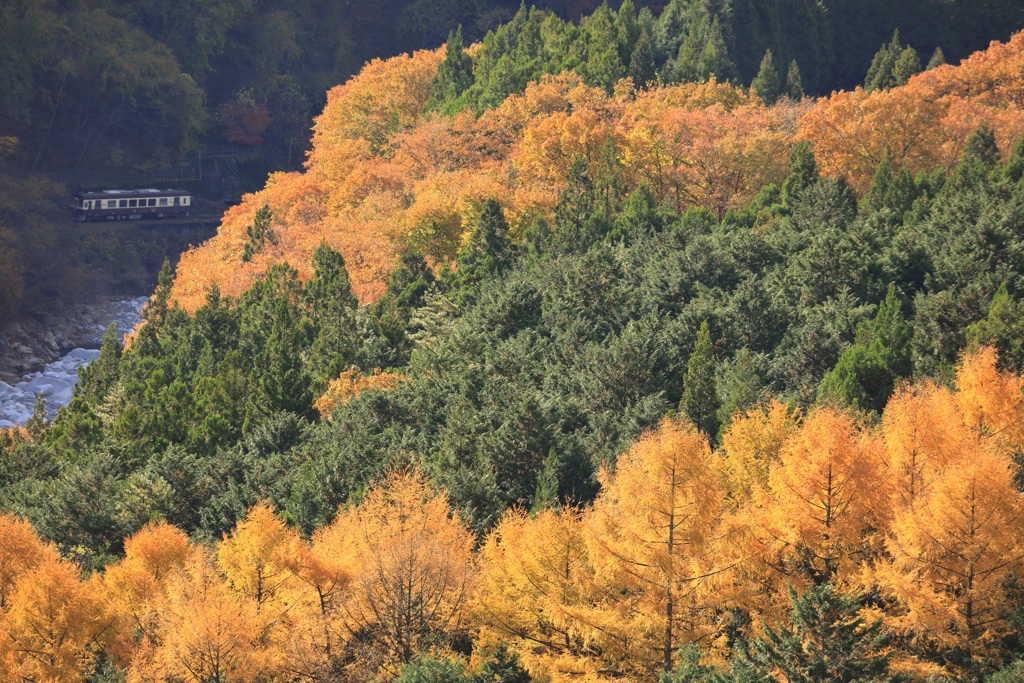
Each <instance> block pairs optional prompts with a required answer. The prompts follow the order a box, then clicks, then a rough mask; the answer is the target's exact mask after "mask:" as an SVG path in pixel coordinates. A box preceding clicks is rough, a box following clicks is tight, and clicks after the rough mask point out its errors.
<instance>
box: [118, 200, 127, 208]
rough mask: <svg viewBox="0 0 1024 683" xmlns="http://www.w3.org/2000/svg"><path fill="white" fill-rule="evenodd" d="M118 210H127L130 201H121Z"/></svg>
mask: <svg viewBox="0 0 1024 683" xmlns="http://www.w3.org/2000/svg"><path fill="white" fill-rule="evenodd" d="M117 208H119V209H127V208H128V200H127V199H120V200H118V202H117Z"/></svg>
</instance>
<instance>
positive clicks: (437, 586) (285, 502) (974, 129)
mask: <svg viewBox="0 0 1024 683" xmlns="http://www.w3.org/2000/svg"><path fill="white" fill-rule="evenodd" d="M784 4H790V3H778V6H777V7H776V5H775V4H772V3H759V4H757V7H756V9H755V8H754V6H753V5H751V7H750V8H747V9H746V10H744V9H743V8H742V7H740V5H741V3H735V4H721V5H718V4H715V3H712V2H692V3H691V2H679V1H676V2H672V3H669V4H668V6H667V7H665V8H664V9H662V10H661V11H660V12H654V11H651V10H649V9H647V8H643V9H640V10H639V11H638V10H637V8H636V7H635V6H634V5H632V4H631V3H629V2H628V1H627V2H626V3H623V5H622V6H621V7H618V8H616V9H612V8H610V7H608V6H605V5H602V6H600V7H598V8H596V9H595V10H594V11H593V13H591V14H589V15H587V16H586V17H585V18H583V19H582V20H581V21H580V22H579V23H578V24H577V23H572V22H567V21H565V20H564V19H562V18H560V17H559V16H558V15H557V14H553V13H544V12H540V11H538V10H536V9H530V8H527V7H523V8H521V9H520V10H519V12H518V13H517V14H515V15H514V16H513V17H512V19H511V21H510V23H507V24H504V25H501V26H499V27H498V28H496V29H495V30H494V31H492V32H490V33H488V34H486V36H485V37H484V38H483V40H482V41H481V42H480V43H474V44H472V45H467V43H468V42H470V41H468V40H467V39H466V37H465V36H464V35H463V34H461V33H460V32H459V31H458V30H455V31H452V32H451V33H450V34H449V36H448V41H447V44H446V46H445V47H443V48H438V49H436V50H434V51H418V52H413V53H411V54H403V55H399V56H397V57H393V58H391V59H386V60H379V59H378V60H373V61H371V62H369V63H368V64H367V65H366V66H365V67H364V68H363V69H362V70H361V71H360V73H359V74H358V75H356V76H355V77H353V78H352V79H350V80H349V81H347V82H346V83H345V84H343V85H340V86H337V87H335V88H333V89H332V90H330V92H329V93H328V96H327V103H326V106H325V107H324V109H323V112H322V113H321V114H320V115H319V117H318V118H317V119H316V122H315V126H314V129H313V136H312V142H311V144H312V148H311V151H310V153H309V155H308V159H307V162H306V167H305V170H304V171H302V172H290V173H278V174H275V175H274V176H272V177H271V179H270V181H269V182H268V184H267V187H266V188H264V189H263V190H261V191H260V192H257V193H254V194H251V195H248V196H246V198H245V199H244V201H243V202H242V204H241V205H239V206H237V207H234V208H232V209H230V210H229V211H228V212H227V213H226V214H225V216H224V219H223V222H222V225H221V227H220V230H219V232H218V235H217V236H216V237H215V238H214V239H212V240H210V241H209V242H207V243H205V244H203V245H200V246H198V247H196V248H195V249H193V250H191V251H190V252H188V253H187V254H186V255H185V257H184V258H183V259H182V261H181V263H180V265H179V266H178V268H177V270H176V272H174V271H172V269H171V268H170V266H167V267H165V269H164V272H163V273H162V274H161V278H160V283H159V286H158V287H157V289H156V291H155V293H154V294H153V297H152V298H151V299H150V301H149V303H148V305H147V307H146V309H145V311H144V314H143V317H144V320H145V322H144V324H143V325H142V326H141V327H140V328H139V329H138V330H137V331H136V332H135V333H134V334H133V335H131V336H130V337H129V338H128V339H125V340H121V339H118V338H117V335H116V333H115V332H114V330H113V329H111V330H110V331H109V332H108V334H107V336H106V338H105V340H104V345H103V348H102V352H101V355H100V358H99V359H98V360H97V361H95V362H93V363H92V364H91V365H89V366H88V368H87V369H86V370H85V371H84V372H83V377H82V382H81V384H80V385H79V387H78V388H77V389H76V396H75V398H74V400H73V401H72V402H71V404H70V405H68V406H67V407H66V408H64V409H62V410H61V411H60V413H59V414H58V415H57V417H56V418H55V419H54V420H53V421H52V422H47V421H46V420H45V419H43V413H42V405H41V404H40V407H39V408H40V410H39V412H37V414H36V416H35V417H34V418H33V419H32V420H31V421H30V422H29V423H28V424H27V425H26V426H25V428H24V429H18V430H9V431H5V432H0V683H8V681H10V682H12V683H13V682H14V681H17V682H18V683H24V682H25V681H43V680H48V681H50V680H52V681H61V682H64V681H68V682H71V681H81V680H91V681H97V682H99V681H102V682H105V683H106V682H113V681H122V680H124V681H132V682H135V681H138V682H140V683H141V682H143V681H147V682H148V681H153V682H161V683H185V682H189V683H213V682H216V683H234V682H236V681H237V682H240V683H256V682H263V681H280V682H282V683H283V682H285V681H350V682H354V683H359V682H366V683H370V682H371V681H401V683H428V682H429V683H484V681H492V682H494V681H501V682H502V683H528V682H529V681H536V682H537V683H545V682H549V681H550V682H552V683H563V682H565V683H568V682H569V681H590V682H593V683H598V682H611V681H613V680H624V681H636V682H638V683H639V682H641V681H648V682H650V681H654V680H660V681H662V682H663V683H690V682H696V681H719V682H721V683H726V682H727V681H729V682H735V683H741V682H744V683H755V682H756V683H768V682H769V681H778V682H779V683H794V682H796V681H821V682H822V683H824V682H825V681H850V682H852V681H910V680H913V681H925V680H934V681H939V680H943V681H946V680H948V681H954V680H955V681H961V680H963V681H967V680H974V681H983V680H992V681H997V682H1003V681H1007V682H1008V681H1015V680H1017V679H1018V678H1019V677H1020V676H1021V675H1022V674H1021V671H1022V670H1024V664H1022V663H1021V662H1022V660H1024V644H1022V642H1021V638H1020V624H1021V623H1022V622H1021V615H1022V614H1024V611H1022V607H1024V602H1022V599H1024V595H1021V593H1020V590H1019V584H1020V577H1021V575H1022V572H1024V547H1022V540H1021V539H1022V538H1024V526H1022V525H1024V494H1022V492H1021V483H1020V482H1021V481H1022V480H1024V476H1022V474H1021V471H1020V467H1021V464H1022V462H1024V375H1022V372H1024V301H1022V299H1024V106H1022V105H1024V33H1018V34H1015V35H1013V36H1010V37H1009V38H1008V40H1007V41H1006V42H993V43H992V44H991V45H989V46H988V48H987V49H985V50H983V51H980V52H976V53H974V54H971V55H969V56H968V55H966V54H964V55H963V56H964V57H965V59H964V60H963V61H961V62H959V63H955V64H954V63H950V64H944V63H942V62H943V61H944V60H943V59H939V58H936V59H934V60H931V62H930V63H929V61H928V60H927V59H926V60H921V59H918V54H917V51H918V50H922V49H924V50H928V51H931V50H933V49H934V47H935V46H937V45H939V43H940V42H941V46H942V47H943V52H945V53H946V55H947V56H949V55H952V54H956V52H955V51H956V50H964V51H965V52H966V46H968V45H973V43H972V42H971V41H976V40H979V39H980V38H978V36H981V35H987V36H992V35H993V34H992V31H995V30H996V28H995V27H996V24H998V25H999V26H1000V27H1001V26H1003V25H1004V24H1001V23H999V22H1000V21H1003V20H1006V21H1010V19H1012V18H1013V17H1015V16H1017V14H1016V13H1017V12H1018V10H1019V8H1018V7H1017V5H1016V3H1009V2H1008V3H1002V4H1001V3H987V4H985V5H984V6H982V7H976V8H975V9H976V11H975V12H974V13H971V12H969V11H968V9H967V6H966V5H963V6H961V4H959V3H945V2H943V3H935V4H929V3H918V4H917V5H915V8H914V9H913V11H911V10H909V9H906V8H904V6H903V5H902V4H901V3H898V2H890V3H887V4H886V7H885V8H884V11H883V9H882V7H881V5H880V6H879V7H878V8H877V9H878V10H879V15H878V16H879V17H881V18H880V19H878V20H877V21H878V22H881V24H876V23H870V22H869V20H868V19H867V18H865V17H862V18H860V19H859V20H858V19H857V16H858V15H856V13H855V12H854V8H853V6H852V5H847V4H844V3H824V4H819V3H806V4H803V3H791V4H793V5H794V7H793V8H791V10H792V11H790V12H788V13H787V12H782V9H784V8H783V7H782V5H784ZM417 6H418V5H417V4H413V5H410V6H409V7H417ZM869 6H870V5H863V7H869ZM424 7H427V5H424ZM768 7H774V8H776V9H777V10H778V11H779V12H780V13H779V14H771V13H770V12H768V10H767V9H765V8H768ZM901 8H902V9H901ZM421 9H422V8H421ZM655 9H658V8H655ZM726 9H728V10H729V12H726V11H725V10H726ZM940 9H941V10H942V11H943V12H949V13H950V14H949V15H947V16H953V17H959V22H960V23H959V24H958V25H957V26H956V27H955V28H953V27H950V28H948V29H943V31H948V32H949V33H948V35H947V33H941V34H940V33H934V34H928V35H927V36H925V35H918V34H914V32H913V31H905V32H901V33H899V34H897V35H893V34H892V30H891V29H892V25H891V24H890V23H889V22H890V18H894V17H897V16H899V17H900V19H899V21H904V20H906V19H907V17H918V16H922V17H923V16H932V15H929V14H928V12H938V11H939V10H940ZM741 10H742V11H741ZM409 11H411V10H409ZM566 11H567V12H568V11H569V10H568V9H566ZM773 11H774V10H773ZM807 12H809V13H811V14H814V13H817V14H816V16H818V21H819V23H818V24H812V23H807V22H804V20H803V17H805V16H807V15H806V14H805V13H807ZM901 12H904V13H902V14H901ZM765 13H766V14H765ZM917 13H921V14H917ZM755 17H762V18H763V19H764V22H765V23H763V24H761V23H757V22H755V21H754V19H755ZM771 17H775V18H776V19H778V21H768V19H769V18H771ZM741 18H742V21H741ZM726 19H728V21H727V20H726ZM783 19H785V21H783ZM839 20H843V21H848V22H849V23H850V25H851V26H860V25H863V26H865V27H867V26H869V25H870V27H871V30H870V31H869V32H868V33H870V35H872V36H873V37H872V39H871V40H872V45H871V47H870V49H868V50H867V52H866V53H865V54H867V58H866V59H864V60H862V61H863V62H865V63H862V64H861V67H860V68H861V74H860V76H859V77H858V78H857V79H855V80H858V81H863V83H864V85H863V86H858V87H855V88H853V89H849V90H836V91H835V92H830V94H828V95H825V96H822V97H813V96H809V95H808V94H807V93H815V92H821V90H822V88H826V87H828V88H830V87H831V86H832V85H833V84H843V83H845V79H846V78H847V76H846V75H844V74H845V72H844V71H842V69H841V68H840V67H839V66H838V65H840V64H845V63H846V62H845V61H843V60H845V59H851V60H853V58H852V57H849V55H846V56H844V57H843V59H840V58H839V54H840V51H839V46H840V45H842V44H845V43H844V42H843V41H848V40H850V37H849V36H848V35H845V34H844V35H843V37H842V38H840V36H839V32H837V31H836V30H835V26H836V25H835V24H833V23H831V22H835V21H839ZM892 20H893V21H896V19H892ZM997 20H998V21H997ZM758 21H761V20H760V19H759V20H758ZM788 21H792V22H799V25H800V26H802V27H804V28H802V29H800V30H807V31H810V30H812V28H813V26H818V27H819V28H818V29H817V30H820V32H821V33H820V36H819V37H815V36H814V35H812V34H806V35H804V37H802V38H801V37H799V36H798V34H797V33H794V31H796V28H795V26H796V25H797V23H794V24H793V25H792V26H791V25H790V24H788V23H786V22H788ZM856 21H861V22H862V24H857V23H856ZM672 22H678V23H672ZM744 22H747V23H744ZM986 22H994V23H986ZM897 23H898V22H897ZM742 26H746V27H747V28H742V29H741V28H740V27H742ZM751 26H759V27H761V28H758V29H756V30H755V29H754V28H750V27H751ZM768 26H770V27H771V28H770V29H769V28H766V27H768ZM830 26H831V27H832V28H829V27H830ZM880 26H881V28H880ZM917 30H923V29H920V28H918V29H917ZM743 31H749V32H748V33H743ZM757 31H761V33H757ZM865 31H868V30H867V28H865ZM958 31H962V33H960V32H958ZM972 32H976V33H972ZM468 34H469V32H468V31H467V35H468ZM757 35H759V36H761V37H762V38H761V39H759V40H761V42H760V43H758V42H753V41H752V39H750V36H757ZM799 35H803V34H799ZM787 36H788V37H789V38H787V39H786V40H783V38H784V37H787ZM954 38H955V39H954ZM787 40H791V41H792V42H787ZM908 40H909V41H911V42H910V47H908V43H906V42H904V41H908ZM958 40H959V41H962V42H959V43H958V42H957V41H958ZM701 41H703V42H701ZM780 41H781V42H780ZM915 41H917V42H915ZM947 46H949V47H947ZM861 47H863V46H861ZM865 49H867V48H865ZM769 50H770V52H769ZM809 50H810V51H813V50H823V51H824V52H821V53H820V54H810V53H808V52H807V51H809ZM947 50H948V51H947ZM851 54H852V53H851ZM871 54H874V57H871ZM828 55H831V56H828ZM940 57H941V54H940ZM915 60H916V61H915ZM922 61H924V62H925V64H922V63H921V62H922ZM776 62H778V63H776ZM855 62H856V60H853V61H852V62H850V63H855ZM793 63H796V66H791V65H792V64H793ZM851 68H852V67H851ZM851 73H852V72H851ZM748 83H749V87H748V85H747V84H748ZM0 265H2V263H0Z"/></svg>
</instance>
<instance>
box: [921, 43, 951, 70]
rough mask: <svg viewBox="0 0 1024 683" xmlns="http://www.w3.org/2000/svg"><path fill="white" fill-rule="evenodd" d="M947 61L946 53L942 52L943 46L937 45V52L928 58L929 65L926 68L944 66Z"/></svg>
mask: <svg viewBox="0 0 1024 683" xmlns="http://www.w3.org/2000/svg"><path fill="white" fill-rule="evenodd" d="M945 63H946V55H944V54H943V53H942V48H941V47H937V48H935V52H933V53H932V58H931V59H929V60H928V66H926V67H925V70H928V69H934V68H935V67H937V66H942V65H943V64H945Z"/></svg>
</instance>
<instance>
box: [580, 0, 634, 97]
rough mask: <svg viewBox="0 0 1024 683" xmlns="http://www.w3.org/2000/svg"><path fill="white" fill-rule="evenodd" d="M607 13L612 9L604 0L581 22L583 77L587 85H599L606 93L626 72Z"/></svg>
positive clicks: (609, 15)
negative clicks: (583, 49) (583, 44)
mask: <svg viewBox="0 0 1024 683" xmlns="http://www.w3.org/2000/svg"><path fill="white" fill-rule="evenodd" d="M611 15H612V11H611V10H610V9H609V8H608V4H607V2H605V3H603V4H602V5H601V6H600V7H598V8H597V10H595V11H594V13H593V14H591V15H590V17H588V18H587V19H586V21H585V22H584V25H583V32H584V35H585V36H586V44H587V62H586V64H585V65H584V68H583V69H582V71H583V74H584V78H585V80H586V81H587V83H588V84H589V85H592V86H595V87H598V88H602V89H604V91H605V92H606V93H608V94H609V95H610V94H611V93H612V90H613V89H614V88H615V84H616V83H618V82H619V79H620V78H622V77H623V76H625V75H626V67H625V66H624V65H623V63H622V58H621V57H620V56H619V47H618V39H617V36H616V30H615V25H614V23H613V22H612V17H611Z"/></svg>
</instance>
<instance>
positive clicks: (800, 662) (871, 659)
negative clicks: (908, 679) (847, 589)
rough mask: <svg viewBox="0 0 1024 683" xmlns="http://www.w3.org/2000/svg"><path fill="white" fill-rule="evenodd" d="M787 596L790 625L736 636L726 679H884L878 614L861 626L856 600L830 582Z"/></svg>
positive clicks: (818, 682) (871, 682) (875, 682)
mask: <svg viewBox="0 0 1024 683" xmlns="http://www.w3.org/2000/svg"><path fill="white" fill-rule="evenodd" d="M789 594H790V600H791V601H792V604H793V609H792V612H791V616H790V624H791V626H780V627H778V628H772V627H770V626H766V627H765V628H764V633H763V635H761V636H759V637H757V638H755V639H753V640H751V641H742V640H741V641H740V642H739V643H738V646H737V652H736V654H737V657H736V661H735V662H734V664H733V671H732V673H733V676H731V678H733V679H734V680H737V681H739V680H754V681H758V680H763V681H772V680H776V679H777V678H779V679H781V680H785V681H802V682H803V683H836V682H837V681H844V682H847V683H883V682H884V681H888V680H890V677H889V660H890V658H891V657H892V654H891V651H890V649H889V648H888V647H887V637H886V636H885V634H884V633H883V632H882V620H881V618H879V619H877V620H875V621H873V622H872V623H870V624H865V623H864V619H863V618H862V617H861V615H860V611H861V607H860V604H859V603H858V601H857V600H856V599H855V598H852V597H849V596H847V595H843V594H842V593H840V592H838V591H837V590H836V589H835V588H833V587H832V586H831V585H830V584H824V585H821V586H814V587H813V588H810V589H808V590H807V592H805V593H804V594H803V595H801V596H797V594H796V591H794V590H793V589H792V588H790V591H789ZM743 673H746V674H747V675H742V674H743ZM751 674H753V675H751Z"/></svg>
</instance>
